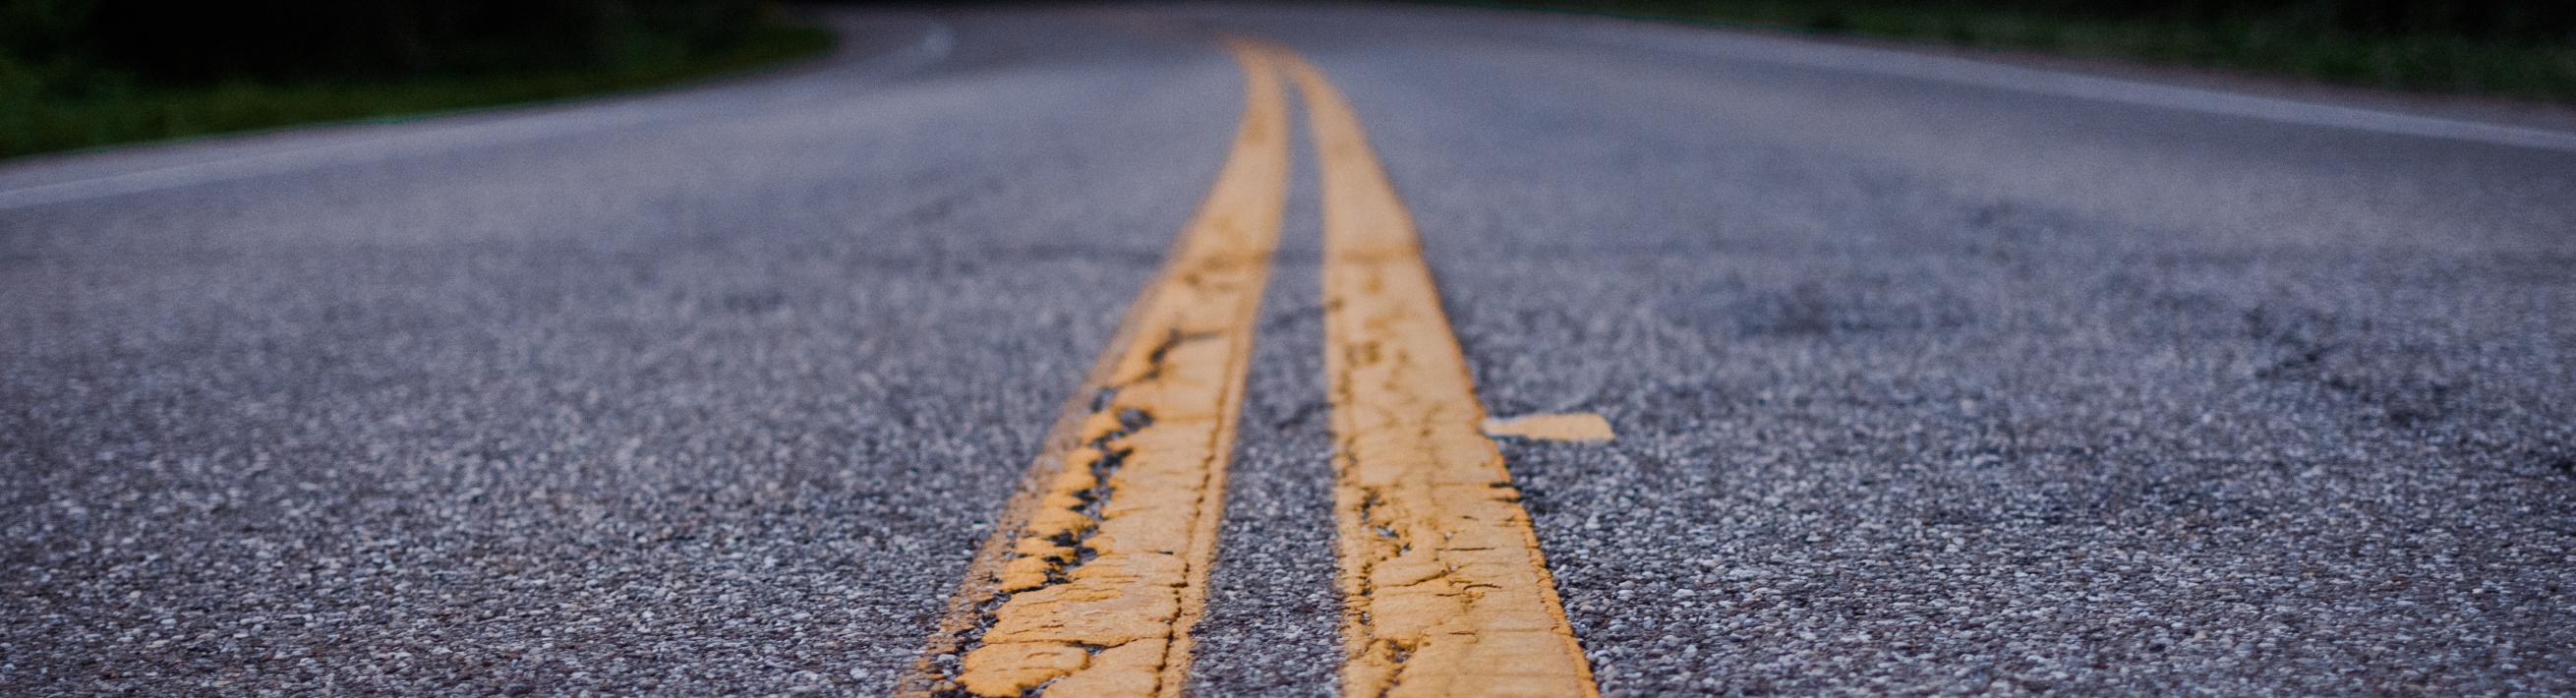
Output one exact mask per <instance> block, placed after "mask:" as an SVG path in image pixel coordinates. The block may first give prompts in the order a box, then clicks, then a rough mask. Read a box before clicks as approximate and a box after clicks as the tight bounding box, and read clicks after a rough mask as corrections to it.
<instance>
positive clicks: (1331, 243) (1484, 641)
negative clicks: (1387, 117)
mask: <svg viewBox="0 0 2576 698" xmlns="http://www.w3.org/2000/svg"><path fill="white" fill-rule="evenodd" d="M1282 61H1283V62H1284V63H1285V64H1286V65H1287V68H1288V70H1289V71H1290V74H1291V76H1293V77H1294V78H1295V79H1296V82H1297V85H1298V87H1299V89H1300V91H1301V92H1302V93H1303V94H1304V95H1305V102H1306V109H1307V114H1308V117H1309V118H1308V121H1309V127H1310V128H1311V130H1312V132H1313V134H1314V140H1315V148H1316V150H1317V152H1318V153H1320V158H1321V161H1322V171H1323V199H1324V202H1323V203H1324V255H1325V266H1324V309H1325V311H1324V312H1325V321H1324V342H1325V352H1326V353H1325V364H1326V370H1327V373H1328V374H1329V380H1330V384H1331V390H1332V404H1333V434H1334V439H1335V441H1336V447H1335V458H1334V469H1335V471H1336V483H1335V486H1334V500H1335V508H1336V509H1337V517H1336V518H1338V519H1339V521H1340V534H1339V543H1340V557H1341V584H1342V591H1343V596H1344V601H1345V604H1346V610H1345V614H1344V620H1343V631H1342V634H1343V642H1344V645H1345V651H1346V652H1347V653H1348V657H1347V659H1346V661H1345V662H1344V664H1343V669H1342V693H1343V695H1346V696H1417V695H1419V696H1446V695H1454V696H1519V695H1527V696H1597V695H1599V691H1598V689H1597V688H1596V687H1595V686H1594V684H1593V681H1592V669H1591V666H1590V665H1589V664H1587V663H1586V662H1585V661H1584V658H1583V649H1582V647H1581V645H1580V644H1578V643H1577V642H1576V641H1575V638H1574V633H1573V630H1572V629H1571V628H1570V627H1569V626H1568V624H1567V623H1566V619H1565V610H1564V607H1563V604H1562V603H1560V602H1559V601H1558V600H1557V595H1556V583H1555V580H1554V578H1553V577H1551V576H1550V575H1549V574H1548V571H1547V564H1546V561H1545V560H1544V559H1543V557H1542V556H1541V555H1540V554H1539V548H1538V537H1537V535H1536V534H1535V532H1533V531H1532V530H1531V528H1530V521H1529V514H1528V513H1527V512H1524V511H1523V510H1522V509H1521V505H1520V495H1519V490H1516V489H1514V488H1513V487H1512V481H1511V473H1510V472H1508V471H1507V470H1505V469H1504V467H1503V457H1502V452H1501V451H1500V450H1499V449H1498V448H1497V447H1496V446H1495V445H1494V441H1493V439H1491V438H1487V437H1486V436H1485V434H1483V433H1482V432H1481V431H1479V427H1480V426H1481V422H1482V421H1483V420H1484V418H1485V410H1484V407H1483V404H1482V403H1480V402H1479V401H1478V400H1477V399H1476V389H1475V385H1474V382H1473V379H1472V378H1471V377H1470V375H1469V374H1468V371H1467V361H1466V357H1465V356H1464V355H1462V354H1461V353H1460V351H1459V348H1458V339H1457V336H1456V335H1455V334H1453V333H1452V332H1451V330H1450V328H1449V321H1448V318H1447V317H1445V316H1444V315H1443V314H1442V313H1441V310H1440V292H1439V290H1438V289H1437V288H1435V287H1434V285H1433V283H1432V279H1431V270H1430V268H1429V267H1428V266H1426V265H1425V264H1424V263H1423V261H1422V254H1421V243H1420V241H1419V239H1418V238H1417V237H1416V236H1415V234H1414V230H1413V219H1412V216H1411V215H1410V214H1408V213H1406V211H1405V207H1404V203H1403V201H1402V200H1401V199H1399V198H1398V197H1397V196H1396V193H1395V188H1394V186H1393V185H1391V184H1390V183H1388V181H1387V177H1386V171H1385V169H1384V168H1383V167H1381V166H1380V165H1379V164H1378V160H1377V156H1376V155H1375V154H1374V153H1372V152H1371V150H1370V148H1369V145H1368V139H1367V136H1366V135H1365V134H1364V133H1363V132H1362V131H1361V129H1360V123H1359V118H1358V117H1357V116H1356V115H1354V114H1353V113H1352V112H1351V107H1350V105H1349V103H1347V102H1345V101H1343V99H1342V96H1341V94H1340V93H1339V92H1337V91H1336V90H1334V89H1333V86H1332V84H1331V83H1330V82H1328V81H1326V80H1325V78H1324V75H1323V73H1321V72H1320V71H1317V70H1316V69H1315V68H1314V67H1313V66H1311V65H1308V64H1307V63H1306V62H1305V61H1303V60H1301V59H1298V58H1296V57H1294V56H1285V57H1283V59H1282ZM1605 427H1606V425H1605Z"/></svg>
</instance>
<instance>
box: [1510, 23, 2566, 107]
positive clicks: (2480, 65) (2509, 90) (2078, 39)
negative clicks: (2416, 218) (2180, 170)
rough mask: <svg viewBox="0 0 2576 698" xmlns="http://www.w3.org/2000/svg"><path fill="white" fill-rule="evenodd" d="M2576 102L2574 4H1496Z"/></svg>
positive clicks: (2431, 90)
mask: <svg viewBox="0 0 2576 698" xmlns="http://www.w3.org/2000/svg"><path fill="white" fill-rule="evenodd" d="M1471 4H1482V5H1499V6H1512V7H1536V8H1543V9H1557V10H1574V11H1585V12H1599V13H1608V14H1618V15H1626V16H1634V17H1645V18H1657V19H1673V20H1686V21H1703V22H1721V23H1730V24H1751V25H1759V26H1768V27H1775V28H1784V29H1793V30H1799V31H1808V32H1817V33H1826V34H1851V35H1860V36H1872V37H1884V38H1895V39H1908V40H1921V41H1931V42H1937V43H1946V44H1952V45H1959V46H1973V47H1986V48H2009V49H2030V50H2039V51H2047V52H2052V53H2060V54H2071V55H2082V56H2100V57H2115V58H2131V59H2143V60H2147V61H2153V62H2159V63H2170V64H2180V65H2191V66H2199V67H2208V68H2226V69H2236V70H2246V71H2254V72H2266V73H2277V74H2284V75H2291V76H2297V77H2303V78H2309V79H2315V80H2321V81H2326V82H2333V83H2341V84H2350V85H2366V86H2373V87H2385V88H2394V89H2402V90H2414V91H2424V92H2445V93H2459V94H2477V95H2489V96H2500V97H2512V98H2521V99H2530V100H2543V101H2557V102H2569V101H2576V0H2451V1H2442V0H2133V1H2131V2H2084V1H2081V0H1991V1H1988V2H1961V1H1959V0H1486V1H1484V2H1473V1H1472V0H1471Z"/></svg>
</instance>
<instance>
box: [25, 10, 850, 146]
mask: <svg viewBox="0 0 2576 698" xmlns="http://www.w3.org/2000/svg"><path fill="white" fill-rule="evenodd" d="M833 43H834V35H833V34H832V32H831V31H830V30H828V29H825V28H822V27H817V26H806V25H791V24H777V23H773V24H767V25H763V26H761V27H758V28H756V29H753V30H752V31H750V32H749V33H748V35H747V36H746V37H745V39H744V40H743V41H741V42H739V43H737V44H735V45H733V46H730V47H726V48H722V49H718V50H714V51H707V52H702V53H697V54H695V55H681V56H675V57H672V58H670V59H669V60H660V61H649V62H634V63H630V64H627V65H618V66H607V67H588V68H580V67H556V68H545V69H537V70H528V71H520V72H495V73H489V74H478V75H448V76H426V77H418V78H406V79H379V80H323V81H304V82H265V81H252V80H233V81H225V82H221V83H217V84H213V85H204V86H176V87H165V86H152V85H148V84H138V83H125V84H107V85H98V86H94V87H93V89H91V90H89V92H90V93H89V94H82V95H78V96H60V95H43V96H40V97H32V98H21V96H22V95H41V94H42V92H41V91H40V90H38V89H36V87H35V86H32V85H30V86H25V87H23V88H22V91H20V92H17V93H14V94H13V93H12V91H11V86H10V85H8V84H6V80H7V79H8V78H9V77H10V76H8V75H6V74H5V73H0V158H9V157H20V156H26V155H33V154H38V153H48V152H60V151H68V150H78V149H84V148H97V147H102V146H109V145H116V144H122V143H133V142H139V141H154V140H164V139H172V138H187V137H192V136H204V135H211V134H220V133H230V132H239V131H251V130H259V129H269V128H277V127H282V126H290V125H296V124H310V123H323V122H339V121H353V120H387V121H392V120H403V119H407V118H417V117H419V116H422V115H427V114H435V113H439V112H449V111H455V110H460V109H472V108H479V107H492V106H500V105H509V104H521V103H527V102H537V101H544V100H554V99H563V98H569V97H579V96H587V95H598V94H605V93H614V92H623V91H630V90H640V89H647V88H654V87H662V86H668V85H674V84H679V83H685V82H689V81H693V80H701V79H707V78H712V77H717V76H722V75H728V74H735V73H741V72H745V71H750V70H754V69H758V68H761V67H764V66H771V65H776V64H780V63H784V62H788V61H793V60H796V59H800V58H807V57H812V56H817V55H820V54H822V53H824V52H826V51H828V50H830V49H831V47H832V46H833Z"/></svg>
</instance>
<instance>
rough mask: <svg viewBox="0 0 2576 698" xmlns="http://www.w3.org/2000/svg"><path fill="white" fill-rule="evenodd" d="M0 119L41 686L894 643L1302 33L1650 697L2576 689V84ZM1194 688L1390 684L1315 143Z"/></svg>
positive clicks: (719, 681)
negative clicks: (1341, 388) (1334, 367)
mask: <svg viewBox="0 0 2576 698" xmlns="http://www.w3.org/2000/svg"><path fill="white" fill-rule="evenodd" d="M832 17H833V20H834V22H835V23H836V24H838V25H840V26H842V27H843V28H844V29H845V31H846V32H848V34H849V36H850V41H848V42H846V43H847V47H846V48H845V49H844V50H843V52H842V53H841V54H839V55H836V56H834V57H833V58H831V59H828V60H826V61H824V62H821V63H818V64H812V65H807V66H803V67H800V68H797V69H793V70H790V71H787V72H784V73H780V74H776V75H769V76H749V77H743V78H736V79H732V80H728V81H723V82H719V83H714V84H709V85H705V86H700V87H695V88H687V89H680V90H673V91H666V92H660V93H653V94H645V95H636V96H628V97H619V98H611V99H605V100H598V101H589V102H576V103H567V104H557V105H548V106H541V107H535V108H528V109H516V110H498V111H488V112H478V113H471V114H461V115H454V116H450V117H444V118H435V119H425V120H419V121H410V122H403V123H390V124H353V125H341V126H330V127H322V128H315V129H301V130H289V131H284V132H278V133H270V134H261V135H253V136H246V137H233V138H221V139H212V140H205V141H197V142H189V143H180V144H171V145H161V146H147V147H140V148H130V149H122V150H112V151H106V152H99V153H89V154H80V155H72V156H62V157H50V158H41V159H34V160H26V161H20V162H15V163H7V164H0V497H5V498H6V500H7V505H6V506H5V508H0V564H5V567H0V692H5V693H10V694H22V695H25V694H35V695H55V694H97V693H140V694H154V695H167V694H193V693H206V694H255V693H263V692H275V693H284V694H306V693H316V692H329V693H400V694H442V695H444V694H519V693H534V694H544V695H555V694H576V693H584V692H594V693H617V694H623V693H652V694H672V695H702V694H718V693H756V694H775V693H794V692H805V691H820V692H825V693H866V694H881V693H884V692H886V691H888V690H890V689H891V688H892V687H893V686H894V685H895V683H896V682H897V681H898V680H899V679H900V678H902V676H903V675H904V674H905V673H906V672H908V671H911V670H913V667H914V666H915V663H916V662H917V661H918V660H919V659H920V656H919V655H920V653H921V648H922V647H923V646H924V642H925V639H926V638H927V637H929V636H930V634H931V633H932V629H933V627H934V625H935V624H936V623H937V622H938V620H939V618H940V615H941V614H942V613H943V612H944V611H945V604H946V603H947V602H948V599H949V597H950V594H951V593H952V592H953V591H954V590H955V589H956V587H957V585H958V582H959V579H960V576H961V575H962V574H964V573H965V571H966V569H967V565H968V562H969V559H970V557H971V556H972V555H973V554H974V551H975V547H976V546H977V545H978V544H979V543H981V542H982V541H983V539H984V538H985V537H986V536H987V535H988V534H989V533H991V527H992V526H993V525H994V524H993V522H994V521H995V517H996V516H997V514H999V512H1000V511H1001V510H1002V507H1003V503H1004V502H1005V500H1007V499H1008V498H1009V497H1010V496H1011V495H1012V493H1013V492H1014V491H1015V490H1016V489H1017V488H1019V487H1020V486H1021V477H1022V474H1023V472H1024V471H1025V470H1026V468H1027V467H1028V466H1029V463H1030V459H1031V458H1032V457H1033V455H1035V454H1036V453H1037V452H1038V450H1039V447H1040V441H1041V439H1042V438H1043V437H1044V435H1045V433H1046V430H1047V429H1048V427H1049V426H1050V425H1051V424H1052V423H1053V422H1054V420H1055V419H1056V417H1057V413H1058V412H1059V410H1060V409H1062V408H1063V407H1064V405H1065V401H1066V400H1067V398H1068V397H1070V396H1071V395H1072V394H1073V391H1074V390H1075V389H1076V387H1077V386H1079V385H1081V384H1082V382H1083V379H1084V375H1085V373H1086V371H1088V370H1089V368H1090V366H1091V365H1092V362H1093V360H1094V358H1095V357H1096V356H1097V355H1099V353H1100V352H1101V350H1102V347H1103V346H1104V345H1106V344H1107V343H1109V342H1110V341H1111V338H1112V334H1113V333H1114V332H1115V330H1116V325H1117V323H1118V322H1119V318H1120V315H1121V313H1122V312H1124V310H1125V309H1126V307H1127V304H1128V302H1129V301H1130V299H1132V298H1134V297H1135V295H1136V293H1137V291H1138V289H1139V288H1140V287H1143V286H1144V285H1145V284H1146V283H1147V281H1148V279H1149V277H1150V275H1151V274H1152V273H1153V272H1154V270H1155V269H1156V267H1157V265H1159V264H1160V263H1161V261H1162V258H1163V255H1164V253H1165V250H1166V246H1167V245H1168V244H1169V243H1170V241H1171V240H1172V237H1173V235H1174V234H1175V232H1176V231H1178V230H1179V229H1180V227H1181V226H1182V225H1183V223H1184V222H1185V221H1187V220H1189V218H1190V216H1191V214H1192V212H1193V211H1194V210H1195V208H1196V206H1197V205H1198V203H1199V201H1200V199H1201V198H1202V197H1203V196H1204V195H1205V194H1206V192H1207V188H1208V184H1209V182H1210V181H1211V180H1212V179H1213V178H1214V177H1215V176H1216V173H1217V171H1218V167H1219V165H1220V163H1221V161H1222V159H1223V157H1224V156H1225V149H1226V145H1227V143H1228V142H1229V139H1231V138H1232V137H1233V135H1234V134H1233V128H1234V125H1235V119H1236V117H1237V115H1238V112H1239V110H1240V109H1241V106H1242V94H1243V83H1242V80H1243V78H1242V75H1241V73H1240V72H1239V71H1238V69H1237V67H1236V65H1235V64H1234V62H1233V61H1232V60H1231V59H1230V58H1229V56H1228V55H1227V53H1226V51H1225V50H1224V49H1223V46H1222V45H1221V44H1219V43H1217V41H1216V37H1218V36H1220V35H1223V34H1226V33H1237V34H1247V35H1255V36H1261V37H1267V38H1271V39H1275V40H1278V41H1280V42H1282V43H1284V44H1285V45H1287V46H1289V47H1292V48H1294V49H1296V50H1297V51H1298V52H1299V53H1301V54H1303V55H1304V56H1305V57H1307V58H1308V59H1310V60H1312V61H1313V63H1314V64H1315V65H1316V66H1318V67H1319V68H1321V69H1322V70H1323V71H1325V72H1326V73H1328V74H1329V75H1330V76H1331V79H1332V80H1333V82H1334V83H1335V84H1337V85H1338V86H1339V87H1340V89H1341V90H1342V91H1343V92H1344V93H1346V94H1347V96H1348V97H1349V100H1350V102H1351V103H1352V105H1353V107H1354V108H1355V109H1356V111H1357V113H1358V116H1359V117H1360V118H1361V119H1362V120H1364V122H1365V125H1366V127H1367V129H1368V135H1369V137H1370V139H1371V141H1372V142H1373V143H1374V145H1375V147H1376V150H1377V153H1378V155H1379V157H1380V158H1382V159H1383V161H1384V164H1385V167H1386V169H1387V171H1388V173H1389V175H1390V176H1391V179H1392V180H1393V183H1394V186H1395V188H1396V189H1398V190H1399V191H1400V193H1401V194H1402V196H1403V197H1404V199H1405V203H1406V204H1407V205H1409V206H1410V208H1411V210H1412V214H1413V216H1414V217H1415V219H1416V223H1417V224H1418V227H1419V230H1420V235H1421V237H1422V243H1423V247H1424V250H1423V254H1424V256H1425V257H1426V258H1427V260H1428V262H1429V264H1430V266H1431V268H1432V270H1433V272H1434V273H1435V275H1436V278H1437V281H1438V284H1439V292H1440V294H1441V296H1442V300H1443V301H1444V303H1445V307H1446V311H1447V313H1448V316H1449V321H1450V323H1451V325H1452V327H1453V328H1454V330H1455V332H1456V333H1457V335H1458V339H1459V341H1460V344H1461V345H1462V346H1463V349H1464V350H1465V356H1466V358H1467V360H1468V363H1469V364H1470V368H1471V369H1472V370H1473V373H1474V381H1475V386H1476V388H1477V390H1478V391H1479V392H1480V393H1481V397H1482V399H1483V402H1484V404H1485V405H1486V406H1487V407H1488V408H1489V409H1490V411H1492V412H1493V413H1495V414H1498V415H1514V414H1526V413H1545V412H1598V413H1600V414H1601V415H1603V416H1605V417H1607V418H1608V420H1609V421H1610V422H1611V423H1612V424H1613V425H1614V426H1615V427H1616V429H1617V431H1618V436H1617V438H1616V440H1614V441H1611V442H1607V443H1556V442H1541V441H1531V440H1522V439H1504V440H1503V447H1504V455H1505V458H1506V460H1507V462H1508V463H1509V466H1510V468H1511V471H1512V476H1513V478H1514V481H1515V484H1516V485H1518V487H1519V488H1520V490H1521V493H1522V498H1521V504H1522V505H1523V506H1524V507H1526V508H1527V510H1528V511H1529V513H1530V515H1531V517H1532V519H1533V523H1534V525H1535V529H1536V533H1537V535H1538V539H1539V543H1540V547H1541V549H1542V550H1543V551H1544V552H1545V554H1546V559H1547V563H1548V567H1549V570H1550V571H1551V572H1552V573H1553V574H1554V575H1555V581H1556V583H1557V585H1558V591H1559V593H1560V594H1561V596H1562V598H1563V607H1564V610H1565V612H1566V615H1567V617H1568V619H1569V620H1570V622H1571V624H1572V628H1573V631H1574V633H1575V635H1576V636H1577V637H1578V638H1579V639H1580V641H1581V643H1582V647H1583V649H1584V651H1585V654H1586V655H1587V658H1588V659H1589V660H1590V663H1591V668H1592V671H1593V672H1594V674H1595V677H1596V678H1597V681H1598V684H1599V688H1600V690H1601V692H1603V693H1605V694H1610V695H1623V696H1624V695H1671V694H1758V693H1783V694H1813V693H1837V692H1838V693H1863V694H1881V693H1907V694H1916V693H1943V694H1950V693H2024V692H2062V693H2084V694H2093V693H2116V694H2167V693H2180V692H2207V693H2219V694H2283V695H2312V694H2353V693H2434V694H2456V693H2466V694H2502V693H2528V694H2555V693H2570V692H2576V134H2571V133H2566V132H2558V131H2549V130H2544V129H2538V128H2534V127H2528V126H2513V125H2494V124H2484V123H2477V122H2470V121H2462V120H2455V119H2449V118H2443V117H2438V116H2425V115H2421V114H2399V113H2391V112H2384V111H2375V110H2373V109H2370V108H2366V107H2361V106H2354V105H2338V104H2319V103H2310V102H2293V101H2287V100H2281V99H2275V98H2270V97H2265V96H2261V95H2254V94H2242V93H2228V92H2219V91H2213V90H2212V89H2209V88H2206V87H2178V86H2172V85H2159V84H2148V83H2140V82H2135V81H2131V80H2127V79H2118V78H2107V77H2101V76H2083V75H2072V74H2066V73H2057V72H2049V71H2044V70H2038V69H2034V68H2029V67H2020V66H2015V65H2006V64H2000V63H1991V62H1983V61H1977V60H1971V59H1967V58H1961V57H1958V56H1955V55H1950V54H1939V55H1934V54H1925V53H1910V52H1905V51H1899V50H1892V49H1884V48H1871V47H1865V46H1854V45H1849V44H1837V43H1825V42H1817V41H1811V40H1805V39H1797V38H1791V37H1785V36H1778V35H1769V34H1759V33H1744V32H1730V31H1720V30H1713V29H1705V28H1690V27H1677V26H1667V25H1656V24H1647V23H1637V22H1627V21H1619V20H1606V19H1587V18H1572V17H1567V16H1560V15H1542V14H1519V13H1504V12H1494V11H1484V10H1472V9H1452V8H1433V7H1412V6H1387V7H1374V6H1334V5H1321V6H1227V5H1209V6H1198V5H1094V6H1080V7H1070V8H1053V9H1038V8H1008V7H990V8H975V9H950V10H922V11H904V12H863V11H838V12H836V13H835V14H834V15H833V16H832ZM1293 147H1294V148H1295V149H1296V151H1297V157H1298V158H1299V159H1298V161H1297V163H1296V164H1295V165H1294V166H1293V167H1294V172H1293V173H1292V181H1293V182H1294V184H1293V185H1292V187H1291V191H1290V196H1289V199H1288V200H1289V203H1288V209H1287V217H1286V224H1285V227H1284V229H1283V230H1284V232H1283V237H1282V240H1281V241H1280V247H1279V251H1278V253H1277V255H1276V258H1275V268H1274V270H1273V273H1272V275H1271V278H1272V282H1271V285H1270V288H1269V291H1268V295H1267V301H1266V303H1265V304H1264V305H1263V306H1262V313H1263V320H1262V322H1261V324H1260V326H1259V330H1258V344H1257V346H1256V349H1255V350H1254V353H1253V363H1252V365H1251V367H1250V380H1249V388H1248V390H1247V392H1246V393H1245V401H1244V408H1243V421H1242V423H1241V424H1240V434H1239V435H1238V437H1237V442H1236V444H1235V446H1236V449H1235V457H1234V464H1233V466H1232V473H1231V475H1230V476H1229V487H1228V490H1227V494H1228V499H1227V501H1226V506H1225V520H1224V525H1223V528H1222V531H1221V538H1220V544H1219V546H1220V547H1219V549H1218V552H1217V555H1216V560H1215V564H1214V567H1213V572H1212V576H1211V578H1210V580H1209V583H1208V595H1207V615H1206V617H1205V620H1204V621H1203V622H1201V623H1200V624H1199V625H1198V627H1197V628H1196V629H1195V630H1194V635H1195V637H1196V642H1197V650H1196V656H1195V657H1194V660H1193V663H1192V671H1191V675H1192V681H1191V685H1190V688H1192V689H1193V690H1194V692H1195V693H1197V694H1199V695H1331V694H1334V693H1336V684H1335V681H1336V676H1337V674H1336V672H1337V671H1338V670H1339V667H1340V665H1341V660H1342V653H1343V650H1342V648H1341V646H1340V642H1341V640H1340V635H1339V633H1340V630H1341V626H1340V623H1341V619H1340V617H1339V614H1340V612H1341V600H1340V592H1339V590H1338V589H1337V588H1336V587H1335V577H1334V574H1335V557H1334V556H1335V550H1336V549H1335V547H1334V543H1333V535H1334V531H1335V520H1334V503H1333V501H1332V497H1333V482H1332V479H1333V472H1332V469H1331V449H1332V446H1333V436H1332V434H1331V432H1330V418H1329V417H1330V415H1329V409H1328V407H1327V400H1326V395H1325V392H1326V388H1325V383H1324V381H1325V367H1324V356H1323V346H1324V344H1323V340H1324V338H1323V326H1324V317H1325V313H1324V309H1323V307H1322V301H1321V298H1320V290H1319V281H1320V279H1319V276H1320V274H1321V273H1322V271H1321V263H1320V261H1321V259H1320V258H1321V254H1320V240H1319V235H1318V228H1319V226H1320V215H1319V212H1318V204H1317V201H1316V199H1317V194H1316V191H1315V189H1316V187H1315V183H1314V176H1315V165H1314V160H1313V158H1312V155H1313V154H1312V152H1311V150H1312V147H1311V144H1310V143H1308V142H1307V141H1306V139H1305V137H1304V135H1303V134H1302V132H1301V133H1300V135H1299V136H1298V138H1297V140H1296V141H1295V144H1294V146H1293Z"/></svg>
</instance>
